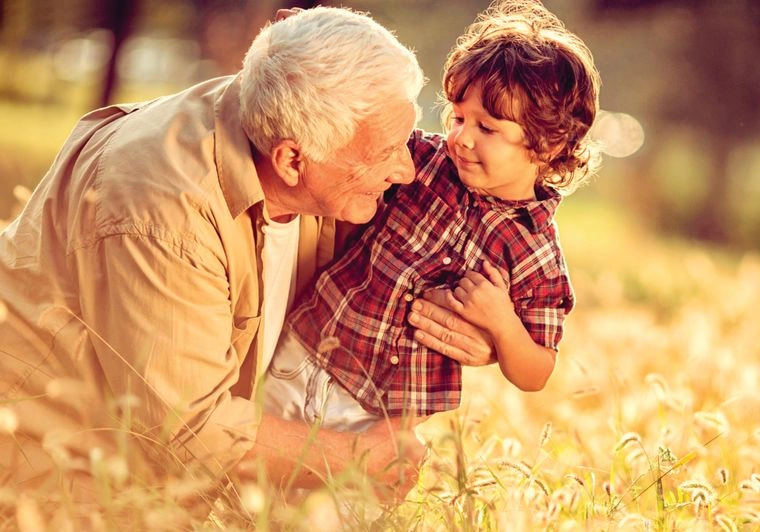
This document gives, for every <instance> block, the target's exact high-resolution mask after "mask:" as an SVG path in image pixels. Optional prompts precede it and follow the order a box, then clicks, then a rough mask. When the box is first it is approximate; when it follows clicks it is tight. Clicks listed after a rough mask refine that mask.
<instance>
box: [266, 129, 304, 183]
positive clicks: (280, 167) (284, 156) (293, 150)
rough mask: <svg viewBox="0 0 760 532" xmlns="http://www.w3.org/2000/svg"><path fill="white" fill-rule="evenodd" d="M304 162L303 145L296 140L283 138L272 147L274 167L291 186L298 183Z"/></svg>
mask: <svg viewBox="0 0 760 532" xmlns="http://www.w3.org/2000/svg"><path fill="white" fill-rule="evenodd" d="M303 164H304V160H303V155H302V153H301V147H300V146H299V145H298V144H297V143H296V142H295V141H293V140H290V139H285V140H281V141H280V142H278V143H277V144H276V145H275V146H274V147H273V148H272V167H273V168H274V171H275V173H276V174H277V175H278V176H279V177H280V179H282V180H283V181H284V182H285V184H286V185H288V186H289V187H294V186H296V185H297V184H298V181H299V179H300V178H301V170H302V169H303Z"/></svg>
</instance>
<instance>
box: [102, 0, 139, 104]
mask: <svg viewBox="0 0 760 532" xmlns="http://www.w3.org/2000/svg"><path fill="white" fill-rule="evenodd" d="M139 4H140V3H139V2H138V1H137V0H94V1H93V6H92V7H93V9H92V13H93V21H92V23H93V26H95V27H98V28H105V29H107V30H108V31H110V32H111V35H112V36H113V41H112V46H111V53H110V56H109V58H108V63H107V66H106V69H105V72H104V73H103V85H102V88H101V91H100V94H99V96H98V99H97V101H96V102H95V103H96V107H104V106H106V105H108V104H109V103H111V98H112V96H113V94H114V91H115V90H116V84H117V81H118V80H117V74H116V65H117V61H118V58H119V51H120V50H121V48H122V45H123V44H124V42H125V41H126V40H127V38H128V37H129V36H130V34H131V33H132V29H133V27H134V21H135V17H136V15H137V11H138V9H139Z"/></svg>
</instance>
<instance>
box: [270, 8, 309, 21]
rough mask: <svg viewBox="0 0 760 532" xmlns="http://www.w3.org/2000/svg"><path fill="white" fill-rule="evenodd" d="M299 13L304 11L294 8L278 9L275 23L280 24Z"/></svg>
mask: <svg viewBox="0 0 760 532" xmlns="http://www.w3.org/2000/svg"><path fill="white" fill-rule="evenodd" d="M299 11H303V9H302V8H300V7H293V8H290V9H278V10H277V14H276V15H275V16H274V21H275V22H279V21H281V20H285V19H286V18H288V17H292V16H293V15H295V14H296V13H298V12H299Z"/></svg>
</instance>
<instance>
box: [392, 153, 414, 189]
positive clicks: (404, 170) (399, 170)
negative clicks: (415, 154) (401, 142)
mask: <svg viewBox="0 0 760 532" xmlns="http://www.w3.org/2000/svg"><path fill="white" fill-rule="evenodd" d="M396 157H397V161H396V164H395V165H394V169H393V172H392V173H391V175H390V176H389V178H388V181H390V182H391V183H394V184H401V185H408V184H409V183H411V182H412V181H414V173H415V171H414V162H413V161H412V154H411V153H409V150H408V149H407V148H406V146H404V149H403V150H399V155H397V156H396Z"/></svg>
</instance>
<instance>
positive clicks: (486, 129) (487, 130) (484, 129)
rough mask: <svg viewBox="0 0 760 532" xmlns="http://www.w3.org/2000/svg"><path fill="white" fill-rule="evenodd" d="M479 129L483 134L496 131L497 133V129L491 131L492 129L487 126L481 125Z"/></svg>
mask: <svg viewBox="0 0 760 532" xmlns="http://www.w3.org/2000/svg"><path fill="white" fill-rule="evenodd" d="M479 127H480V130H481V131H482V132H483V133H493V132H494V131H496V130H495V129H491V128H490V127H488V126H486V125H485V124H480V126H479Z"/></svg>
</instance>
